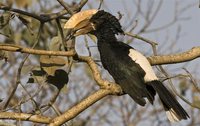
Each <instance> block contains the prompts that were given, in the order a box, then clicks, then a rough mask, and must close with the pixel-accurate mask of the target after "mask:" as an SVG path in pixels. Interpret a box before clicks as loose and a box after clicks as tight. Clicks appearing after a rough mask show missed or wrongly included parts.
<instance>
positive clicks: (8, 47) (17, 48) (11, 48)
mask: <svg viewBox="0 0 200 126" xmlns="http://www.w3.org/2000/svg"><path fill="white" fill-rule="evenodd" d="M0 50H5V51H11V52H21V53H28V54H36V55H51V56H74V55H75V54H76V52H75V50H70V51H65V52H64V51H46V50H37V49H31V48H25V47H22V46H17V45H11V44H0Z"/></svg>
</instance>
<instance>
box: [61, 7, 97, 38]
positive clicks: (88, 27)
mask: <svg viewBox="0 0 200 126" xmlns="http://www.w3.org/2000/svg"><path fill="white" fill-rule="evenodd" d="M97 11H98V10H95V9H92V10H85V11H81V12H79V13H76V14H74V15H73V16H72V17H71V18H70V19H69V20H68V21H67V22H66V24H65V25H64V28H66V29H71V30H72V31H73V32H74V36H79V35H83V34H87V33H89V32H90V31H92V30H95V26H94V24H93V23H91V22H90V18H91V17H92V16H93V15H94V14H95V13H96V12H97Z"/></svg>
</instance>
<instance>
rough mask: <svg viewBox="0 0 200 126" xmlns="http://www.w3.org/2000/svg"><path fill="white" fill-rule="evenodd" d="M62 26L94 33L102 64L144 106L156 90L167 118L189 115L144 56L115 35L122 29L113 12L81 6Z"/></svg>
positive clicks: (77, 33)
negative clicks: (81, 9) (83, 9)
mask: <svg viewBox="0 0 200 126" xmlns="http://www.w3.org/2000/svg"><path fill="white" fill-rule="evenodd" d="M64 28H67V29H71V30H72V31H73V33H74V34H73V36H78V35H82V34H87V33H90V34H93V35H95V36H96V37H97V40H98V42H97V46H98V50H99V53H100V58H101V62H102V65H103V67H104V68H105V69H106V70H107V71H108V72H109V73H110V75H112V77H113V79H114V80H115V82H116V83H117V84H119V85H120V87H121V88H122V90H123V91H124V92H125V93H126V94H128V95H129V96H130V97H131V98H132V99H133V100H134V101H135V102H136V103H138V104H139V105H141V106H144V105H145V104H146V101H145V98H147V99H148V100H149V102H150V103H151V104H153V101H154V96H155V95H156V93H157V94H158V96H159V98H160V100H161V102H162V104H163V107H164V110H165V111H166V114H167V117H168V119H169V120H170V121H171V122H175V121H179V120H182V119H187V118H189V115H188V114H187V112H186V111H185V110H184V109H183V107H182V106H181V105H180V104H179V102H178V101H177V100H176V99H175V97H174V96H173V95H172V93H171V92H170V91H169V90H168V89H167V88H166V87H165V86H164V85H163V84H162V82H161V81H159V79H158V78H157V76H156V75H155V73H154V71H153V69H152V67H151V65H150V63H149V62H148V60H147V58H146V57H145V56H143V55H142V54H141V53H140V52H138V51H136V50H135V49H134V48H133V47H131V46H129V45H127V44H125V43H123V42H120V41H118V40H117V38H116V36H115V35H117V34H119V33H120V34H124V31H123V30H122V28H121V25H120V23H119V21H118V19H117V18H116V17H115V16H113V15H111V14H110V13H108V12H105V11H104V10H95V9H92V10H85V11H82V12H79V13H77V14H75V15H73V16H72V17H71V18H70V19H69V20H68V21H67V23H66V24H65V26H64Z"/></svg>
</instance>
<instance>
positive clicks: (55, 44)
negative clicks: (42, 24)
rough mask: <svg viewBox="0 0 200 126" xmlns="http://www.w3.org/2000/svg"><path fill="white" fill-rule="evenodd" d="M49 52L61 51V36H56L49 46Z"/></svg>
mask: <svg viewBox="0 0 200 126" xmlns="http://www.w3.org/2000/svg"><path fill="white" fill-rule="evenodd" d="M49 50H52V51H59V50H61V40H60V37H59V36H55V37H53V38H52V39H51V42H50V44H49Z"/></svg>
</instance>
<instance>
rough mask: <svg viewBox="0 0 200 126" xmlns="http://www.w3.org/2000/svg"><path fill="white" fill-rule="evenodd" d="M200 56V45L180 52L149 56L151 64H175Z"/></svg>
mask: <svg viewBox="0 0 200 126" xmlns="http://www.w3.org/2000/svg"><path fill="white" fill-rule="evenodd" d="M198 57H200V47H194V48H192V49H191V50H188V51H186V52H183V53H179V54H174V55H173V54H171V55H165V56H164V55H163V56H151V57H148V60H149V62H150V63H151V65H163V64H174V63H182V62H187V61H191V60H194V59H196V58H198Z"/></svg>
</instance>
